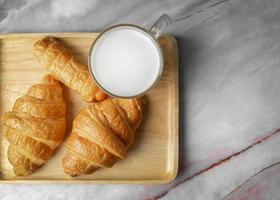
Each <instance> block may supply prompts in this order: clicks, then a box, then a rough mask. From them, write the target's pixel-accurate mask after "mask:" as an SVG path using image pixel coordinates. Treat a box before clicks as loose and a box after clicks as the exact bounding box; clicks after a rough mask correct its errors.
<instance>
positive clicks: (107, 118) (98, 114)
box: [63, 97, 145, 176]
mask: <svg viewBox="0 0 280 200" xmlns="http://www.w3.org/2000/svg"><path fill="white" fill-rule="evenodd" d="M144 105H145V100H144V98H143V97H141V98H134V99H114V98H108V99H106V100H104V101H102V102H97V103H94V104H91V105H90V106H89V107H87V108H85V109H83V110H81V111H80V113H79V114H78V115H77V116H76V117H75V119H74V122H73V129H72V133H71V134H70V136H69V137H68V139H67V142H66V144H67V145H66V146H67V153H66V155H65V157H64V158H63V168H64V172H65V173H67V174H69V175H71V176H77V175H82V174H91V173H93V172H94V171H96V170H98V169H100V168H105V167H112V166H113V165H114V163H115V162H116V161H118V160H120V159H123V158H125V157H126V155H127V149H128V148H129V147H130V146H131V145H132V144H133V143H134V134H135V131H136V129H137V128H138V126H139V125H140V123H141V121H142V115H143V110H144Z"/></svg>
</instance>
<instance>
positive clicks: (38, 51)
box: [33, 37, 107, 102]
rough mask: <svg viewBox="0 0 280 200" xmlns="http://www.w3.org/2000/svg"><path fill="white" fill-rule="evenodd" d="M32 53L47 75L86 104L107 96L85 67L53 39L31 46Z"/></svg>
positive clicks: (42, 40) (47, 38) (43, 40)
mask: <svg viewBox="0 0 280 200" xmlns="http://www.w3.org/2000/svg"><path fill="white" fill-rule="evenodd" d="M33 53H34V56H35V57H36V58H37V60H38V61H39V62H40V63H41V64H43V65H44V66H45V67H46V68H47V70H48V71H49V73H51V74H52V75H53V76H54V77H55V78H56V79H58V80H60V81H61V82H63V83H64V84H65V85H66V86H67V87H69V88H71V89H72V90H74V91H75V92H76V93H78V94H79V95H81V97H82V98H83V99H84V100H85V101H87V102H95V101H101V100H103V99H105V98H106V97H107V95H106V94H105V93H104V92H103V91H102V90H100V89H99V88H98V86H97V85H96V84H95V83H94V81H93V80H92V78H91V76H90V74H89V72H88V69H87V66H86V65H83V64H81V63H79V62H78V61H77V60H76V59H75V57H74V55H73V54H72V53H71V52H70V51H69V50H68V49H66V48H65V47H64V46H63V44H62V43H60V42H59V41H58V40H57V39H56V38H54V37H45V38H43V39H41V40H39V41H37V42H36V43H35V44H34V45H33Z"/></svg>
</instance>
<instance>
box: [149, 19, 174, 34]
mask: <svg viewBox="0 0 280 200" xmlns="http://www.w3.org/2000/svg"><path fill="white" fill-rule="evenodd" d="M170 23H171V18H170V17H169V16H168V15H167V14H163V15H162V16H161V17H160V18H159V19H158V20H157V21H156V23H155V24H154V25H153V26H152V27H151V28H150V32H151V33H152V35H153V36H154V37H155V38H156V39H158V37H159V36H160V35H161V34H162V33H163V31H164V30H165V29H166V28H167V26H168V24H170Z"/></svg>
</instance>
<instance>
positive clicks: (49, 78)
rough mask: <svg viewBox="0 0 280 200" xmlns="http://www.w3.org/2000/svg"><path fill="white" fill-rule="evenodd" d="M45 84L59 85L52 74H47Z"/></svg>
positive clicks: (44, 78) (44, 77)
mask: <svg viewBox="0 0 280 200" xmlns="http://www.w3.org/2000/svg"><path fill="white" fill-rule="evenodd" d="M43 81H44V83H59V81H58V80H56V79H55V78H54V77H53V76H52V75H51V74H46V75H45V76H43Z"/></svg>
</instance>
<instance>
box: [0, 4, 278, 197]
mask: <svg viewBox="0 0 280 200" xmlns="http://www.w3.org/2000/svg"><path fill="white" fill-rule="evenodd" d="M201 5H204V6H201ZM195 7H198V8H200V9H195V10H193V8H195ZM162 13H168V14H170V16H171V17H172V18H173V19H177V20H175V22H173V23H172V24H171V25H170V27H169V29H168V30H167V32H168V33H170V34H172V35H174V36H176V38H177V39H178V42H179V46H180V95H181V105H180V166H179V168H180V169H179V174H178V177H177V178H176V179H175V180H174V181H173V182H172V183H170V184H166V185H8V184H6V185H1V186H0V199H1V200H2V199H4V200H12V199H28V200H30V199H31V200H33V199H85V200H87V199H158V198H162V199H176V200H177V199H193V200H196V199H203V200H204V199H209V200H211V199H213V200H214V199H226V200H232V199H243V200H245V199H248V200H249V199H259V200H263V199H264V200H276V199H279V198H280V195H279V192H278V190H279V189H278V188H279V187H280V170H279V169H280V165H279V164H278V163H279V161H280V148H279V146H280V132H278V131H277V130H278V129H279V128H280V100H279V99H280V68H279V65H280V56H279V53H280V21H279V19H280V1H278V0H224V1H223V0H212V1H196V0H173V1H170V0H156V1H149V0H138V1H136V0H133V1H132V0H122V1H113V0H110V1H101V0H99V1H97V0H95V1H91V0H83V1H76V0H56V1H54V0H50V1H44V0H33V1H31V0H22V1H14V0H0V20H1V21H0V31H1V32H5V33H6V32H63V31H101V30H103V29H104V28H106V27H108V26H110V25H113V24H117V23H135V24H138V25H142V26H144V27H149V26H150V25H151V24H152V23H153V22H154V21H155V20H156V19H157V18H158V17H159V16H160V15H161V14H162ZM277 189H278V190H277Z"/></svg>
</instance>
